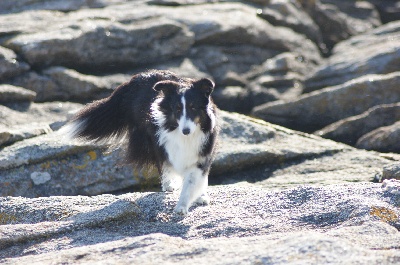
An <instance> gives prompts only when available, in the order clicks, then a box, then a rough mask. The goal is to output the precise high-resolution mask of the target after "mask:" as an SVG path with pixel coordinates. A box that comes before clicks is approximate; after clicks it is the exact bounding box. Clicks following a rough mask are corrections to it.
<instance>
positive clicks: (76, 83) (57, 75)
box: [44, 67, 129, 102]
mask: <svg viewBox="0 0 400 265" xmlns="http://www.w3.org/2000/svg"><path fill="white" fill-rule="evenodd" d="M44 74H45V76H48V77H49V78H50V79H51V80H52V81H53V82H54V83H56V84H57V88H58V90H59V94H60V96H59V97H54V98H52V100H79V101H86V102H87V101H90V100H94V99H100V98H104V97H106V96H109V95H110V94H111V92H112V91H113V89H114V88H116V87H117V86H119V85H120V84H122V83H124V82H125V81H126V80H129V76H128V75H123V74H115V75H108V76H102V77H99V76H93V75H84V74H81V73H79V72H77V71H75V70H72V69H67V68H64V67H51V68H49V69H46V70H45V71H44ZM61 95H63V96H61Z"/></svg>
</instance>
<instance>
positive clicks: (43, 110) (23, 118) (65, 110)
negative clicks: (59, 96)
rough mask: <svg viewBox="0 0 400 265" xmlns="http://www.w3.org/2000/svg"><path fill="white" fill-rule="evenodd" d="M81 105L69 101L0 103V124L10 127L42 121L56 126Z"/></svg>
mask: <svg viewBox="0 0 400 265" xmlns="http://www.w3.org/2000/svg"><path fill="white" fill-rule="evenodd" d="M81 107H82V104H78V103H71V102H46V103H31V104H25V103H17V104H12V105H10V106H8V107H6V106H2V105H0V125H4V126H6V127H9V126H10V127H12V126H16V125H28V124H35V123H44V124H48V125H52V126H53V125H54V126H56V124H57V123H65V122H66V121H67V120H68V119H69V118H71V117H72V115H73V114H74V113H75V112H76V111H78V110H79V109H80V108H81ZM56 127H57V126H56Z"/></svg>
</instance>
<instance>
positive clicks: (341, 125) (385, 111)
mask: <svg viewBox="0 0 400 265" xmlns="http://www.w3.org/2000/svg"><path fill="white" fill-rule="evenodd" d="M398 120H400V103H395V104H386V105H379V106H375V107H373V108H370V109H368V110H367V111H365V112H363V113H362V114H360V115H356V116H352V117H349V118H345V119H343V120H340V121H337V122H335V123H332V124H330V125H328V126H327V127H324V128H322V129H320V130H318V131H317V132H315V134H317V135H319V136H322V137H324V138H328V139H332V140H335V141H339V142H343V143H346V144H349V145H355V144H356V142H357V140H358V139H359V138H360V137H361V136H363V135H364V134H367V133H369V132H371V131H373V130H375V129H377V128H379V127H382V126H388V125H391V124H393V123H395V122H396V121H398Z"/></svg>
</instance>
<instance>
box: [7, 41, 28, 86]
mask: <svg viewBox="0 0 400 265" xmlns="http://www.w3.org/2000/svg"><path fill="white" fill-rule="evenodd" d="M29 68H30V67H29V65H27V64H26V63H24V62H19V61H18V60H17V55H16V54H15V52H14V51H12V50H10V49H7V48H4V47H2V46H0V81H3V80H6V79H8V78H12V77H14V76H17V75H19V74H21V73H23V72H26V71H28V70H29Z"/></svg>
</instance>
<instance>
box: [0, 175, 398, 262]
mask: <svg viewBox="0 0 400 265" xmlns="http://www.w3.org/2000/svg"><path fill="white" fill-rule="evenodd" d="M210 196H211V198H212V202H211V204H210V205H209V206H194V207H192V208H191V209H190V212H189V215H188V216H187V217H185V218H183V217H181V216H178V215H175V214H174V213H173V207H174V206H175V204H176V201H177V198H178V194H174V193H149V192H148V193H127V194H124V195H119V196H116V195H99V196H93V197H87V196H66V197H57V196H55V197H46V198H36V199H29V198H22V197H4V198H0V224H1V225H0V258H2V260H1V261H0V263H2V264H110V263H113V264H116V263H118V264H132V263H135V264H138V263H140V264H157V263H163V264H165V263H166V264H170V263H177V262H179V263H182V264H193V263H201V264H205V263H210V264H255V263H257V264H327V263H330V264H396V263H398V262H400V252H399V251H398V249H399V248H400V232H399V231H398V230H399V229H400V220H399V216H400V209H399V206H400V182H399V181H397V180H385V181H384V182H383V183H380V184H377V183H354V184H335V185H327V186H320V185H302V186H298V187H296V188H290V189H283V190H282V189H280V190H277V189H276V190H275V189H263V188H259V187H256V186H253V185H250V184H235V185H226V186H214V187H211V188H210Z"/></svg>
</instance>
